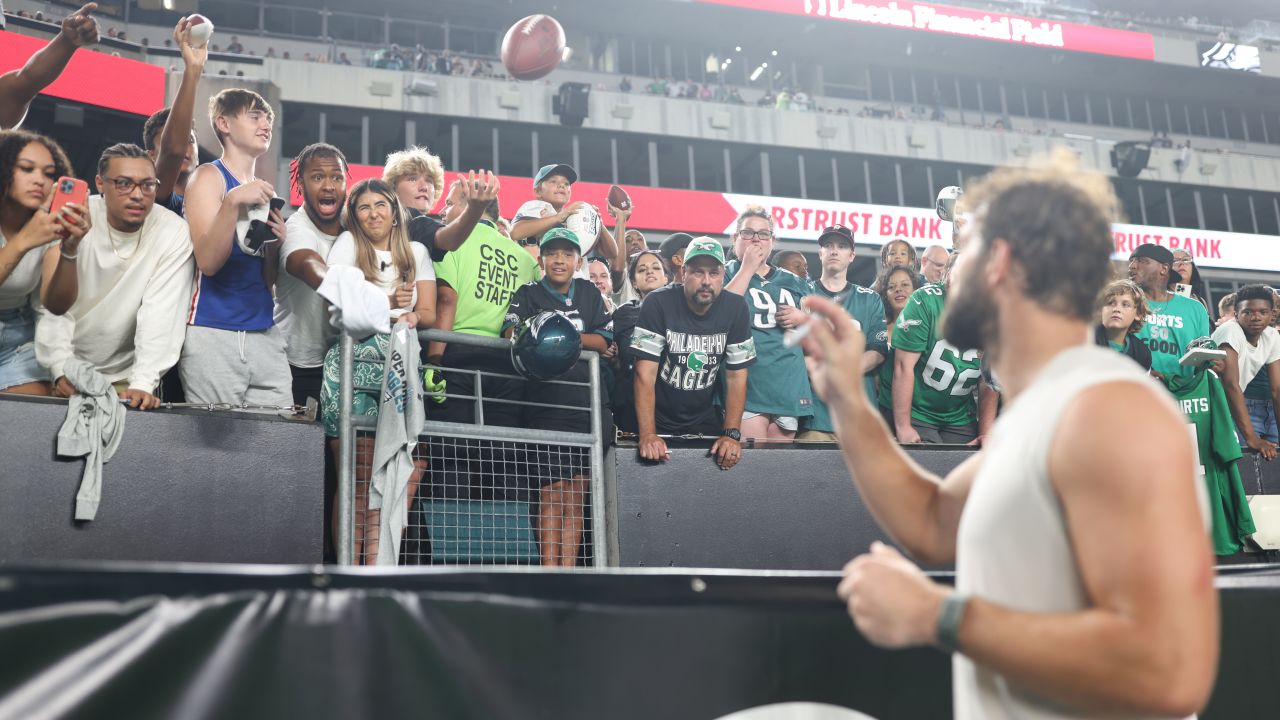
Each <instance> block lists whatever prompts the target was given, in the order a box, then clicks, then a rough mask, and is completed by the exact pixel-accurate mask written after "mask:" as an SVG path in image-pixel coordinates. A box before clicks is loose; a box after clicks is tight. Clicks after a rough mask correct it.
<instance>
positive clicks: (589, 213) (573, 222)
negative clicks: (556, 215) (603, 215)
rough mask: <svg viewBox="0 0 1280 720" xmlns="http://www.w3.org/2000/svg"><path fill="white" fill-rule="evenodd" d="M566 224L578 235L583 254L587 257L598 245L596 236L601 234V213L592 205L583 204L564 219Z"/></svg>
mask: <svg viewBox="0 0 1280 720" xmlns="http://www.w3.org/2000/svg"><path fill="white" fill-rule="evenodd" d="M564 226H565V227H567V228H569V229H570V230H572V231H573V233H574V234H575V235H577V236H578V244H579V245H581V246H582V256H583V257H586V256H587V254H588V253H590V252H591V249H592V248H594V247H595V246H596V238H598V237H599V236H600V213H598V212H596V209H595V208H594V207H592V206H590V205H583V206H582V207H581V208H579V209H578V210H577V212H575V213H574V214H572V215H570V216H569V219H568V220H565V221H564Z"/></svg>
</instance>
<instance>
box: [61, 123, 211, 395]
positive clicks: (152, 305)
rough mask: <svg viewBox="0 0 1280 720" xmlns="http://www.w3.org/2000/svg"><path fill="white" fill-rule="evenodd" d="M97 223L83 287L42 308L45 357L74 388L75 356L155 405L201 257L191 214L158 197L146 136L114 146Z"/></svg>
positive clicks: (107, 154) (105, 158) (105, 163)
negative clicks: (60, 310) (69, 374)
mask: <svg viewBox="0 0 1280 720" xmlns="http://www.w3.org/2000/svg"><path fill="white" fill-rule="evenodd" d="M95 183H96V185H97V188H98V192H99V193H100V194H99V195H95V196H94V197H92V198H90V199H89V214H90V217H91V218H92V219H93V228H92V229H91V230H90V231H89V233H88V234H87V235H85V237H84V240H82V241H81V242H80V248H79V250H78V251H77V252H76V258H75V263H76V273H77V278H78V285H79V292H78V293H77V296H76V301H75V304H73V305H72V306H71V309H70V310H68V311H67V312H66V313H64V314H62V315H54V314H52V313H49V312H47V311H43V310H42V311H41V316H40V322H39V324H38V325H37V326H36V358H37V360H39V362H40V364H41V365H43V366H44V367H46V368H48V369H49V376H50V377H52V378H54V380H55V382H54V391H55V392H56V393H57V394H59V395H62V396H64V397H69V396H71V395H75V394H76V388H75V387H74V386H72V384H71V383H70V382H69V381H68V380H67V378H66V376H65V375H64V374H63V366H64V365H65V364H66V362H67V361H68V360H70V359H71V358H72V357H77V358H79V359H81V360H84V361H85V362H88V363H91V364H92V365H93V366H94V367H95V368H96V369H97V371H98V372H99V373H102V375H103V376H104V377H106V379H107V380H109V381H111V382H113V383H117V384H118V385H119V386H120V389H119V394H120V398H121V399H122V400H126V401H128V402H129V405H130V406H131V407H135V408H139V409H142V410H149V409H151V408H154V407H157V406H158V405H159V404H160V400H159V398H157V397H156V396H155V395H154V393H155V390H156V385H157V384H158V383H159V382H160V376H161V375H163V374H164V372H165V371H166V370H168V369H169V368H171V367H173V365H174V363H176V362H177V361H178V355H179V354H180V353H181V352H182V339H183V329H184V325H185V313H184V311H185V310H186V302H187V299H188V298H189V297H190V295H191V282H192V278H193V277H194V274H195V272H194V271H195V265H194V264H193V262H192V258H191V253H192V249H191V236H190V235H189V234H188V231H187V224H186V223H185V222H183V220H182V218H180V217H178V216H177V215H174V214H173V213H171V212H169V211H167V210H165V209H164V208H161V207H157V206H156V204H155V199H156V187H157V186H158V185H159V181H158V180H157V179H156V169H155V164H154V163H153V162H152V160H151V158H150V157H148V156H147V153H146V151H145V150H143V149H142V148H140V147H138V146H137V145H129V144H126V143H120V144H118V145H112V146H111V147H109V148H107V149H106V150H105V151H104V152H103V153H102V157H101V159H100V160H99V161H98V176H97V178H96V179H95Z"/></svg>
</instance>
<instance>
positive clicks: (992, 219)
mask: <svg viewBox="0 0 1280 720" xmlns="http://www.w3.org/2000/svg"><path fill="white" fill-rule="evenodd" d="M964 199H965V205H966V206H967V207H969V208H972V209H973V212H974V220H973V223H974V225H976V226H977V227H976V228H973V229H976V231H977V232H978V233H980V235H981V237H982V238H983V241H982V245H981V247H980V249H979V250H978V252H979V253H981V254H982V255H986V254H987V253H988V251H989V250H990V248H991V245H992V243H994V242H996V241H1003V242H1005V243H1007V244H1008V246H1009V248H1010V251H1011V254H1012V257H1013V261H1014V265H1015V266H1016V267H1017V271H1018V273H1020V275H1021V278H1022V281H1023V285H1024V287H1023V288H1022V289H1023V292H1025V293H1026V295H1027V297H1028V298H1029V299H1031V300H1033V301H1035V302H1036V303H1038V304H1039V305H1041V306H1042V307H1045V308H1046V309H1049V310H1052V311H1055V312H1060V313H1063V314H1065V315H1068V316H1070V317H1073V318H1076V319H1078V320H1084V321H1087V320H1089V319H1090V318H1092V317H1093V313H1094V308H1095V305H1096V303H1097V298H1098V293H1099V292H1100V291H1101V290H1102V286H1103V285H1105V284H1106V282H1107V280H1108V279H1109V278H1110V276H1111V263H1110V260H1111V254H1112V252H1113V251H1114V250H1115V241H1114V239H1113V237H1112V234H1111V223H1112V222H1113V221H1114V220H1117V219H1119V215H1120V203H1119V201H1118V200H1117V199H1116V194H1115V191H1114V190H1113V189H1112V187H1111V182H1110V181H1109V180H1108V179H1107V177H1106V176H1105V175H1103V174H1102V173H1099V172H1096V171H1092V170H1085V169H1083V168H1081V167H1080V165H1079V162H1078V160H1077V158H1076V155H1075V154H1074V153H1073V152H1071V151H1070V150H1067V149H1066V148H1059V149H1057V150H1055V151H1053V152H1052V153H1051V154H1049V155H1047V156H1043V157H1040V158H1035V159H1033V160H1032V161H1031V162H1030V163H1029V164H1028V165H1027V166H1025V167H1003V168H998V169H996V170H994V171H992V172H991V173H990V174H988V175H986V176H985V177H982V178H980V179H978V180H976V181H974V182H971V183H970V184H969V186H968V187H967V188H966V189H965V193H964ZM970 251H971V252H972V248H971V249H970ZM977 259H978V258H974V259H973V260H977Z"/></svg>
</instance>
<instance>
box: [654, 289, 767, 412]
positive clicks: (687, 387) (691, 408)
mask: <svg viewBox="0 0 1280 720" xmlns="http://www.w3.org/2000/svg"><path fill="white" fill-rule="evenodd" d="M629 345H630V354H631V356H632V357H633V358H634V359H636V360H652V361H654V362H656V363H658V377H657V379H656V381H655V383H654V385H655V387H654V421H655V424H656V425H657V430H658V432H659V433H662V434H681V433H683V432H685V431H686V430H689V429H693V428H702V427H706V425H707V424H708V423H709V422H711V421H712V419H713V418H715V416H716V409H715V399H716V394H717V392H718V386H717V381H718V379H719V378H720V370H721V368H724V367H727V368H729V369H730V370H740V369H742V368H745V367H748V366H750V365H751V364H752V363H754V362H755V361H756V346H755V342H754V341H753V340H752V339H751V319H750V316H749V313H748V310H747V303H746V301H745V300H743V299H742V296H740V295H735V294H733V293H731V292H721V293H720V297H718V298H716V301H715V302H714V303H712V305H711V307H710V309H708V310H707V312H706V314H705V315H696V314H694V312H693V311H692V310H690V309H689V305H688V303H686V302H685V298H684V287H683V286H682V285H669V286H667V287H664V288H661V289H659V290H654V291H653V292H652V293H649V295H648V296H647V297H645V299H644V302H643V303H641V304H640V317H639V319H638V320H637V321H636V328H635V331H634V332H633V333H632V336H631V342H630V344H629Z"/></svg>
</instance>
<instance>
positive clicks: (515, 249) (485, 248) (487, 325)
mask: <svg viewBox="0 0 1280 720" xmlns="http://www.w3.org/2000/svg"><path fill="white" fill-rule="evenodd" d="M435 270H436V280H437V282H440V283H444V284H446V285H448V286H449V287H451V288H453V289H454V291H455V292H457V293H458V313H457V316H456V317H455V318H454V320H453V329H454V331H456V332H461V333H469V334H471V335H487V336H489V337H498V335H499V334H501V332H502V322H503V320H504V319H505V318H506V316H507V307H508V306H509V305H510V304H511V298H512V297H513V296H514V295H515V293H516V290H518V289H520V288H521V287H522V286H524V285H526V284H528V283H531V282H533V281H535V280H537V279H538V275H537V263H536V262H534V260H533V258H532V257H530V256H529V253H527V252H525V250H524V248H522V247H520V246H519V245H517V244H515V243H514V242H512V241H511V240H509V239H507V238H506V237H505V236H503V235H502V234H501V233H499V232H498V231H497V230H495V229H494V228H493V226H492V225H490V224H488V223H485V222H480V223H476V228H475V230H472V231H471V235H470V236H468V237H467V241H466V242H464V243H463V244H462V246H461V247H459V248H458V249H457V250H454V251H453V252H450V253H446V254H445V256H444V258H443V259H441V260H438V261H436V263H435Z"/></svg>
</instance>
